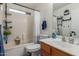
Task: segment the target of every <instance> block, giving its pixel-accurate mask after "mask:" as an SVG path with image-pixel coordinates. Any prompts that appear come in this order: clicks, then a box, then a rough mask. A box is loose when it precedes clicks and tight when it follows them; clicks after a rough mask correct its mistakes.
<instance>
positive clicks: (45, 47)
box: [41, 42, 50, 53]
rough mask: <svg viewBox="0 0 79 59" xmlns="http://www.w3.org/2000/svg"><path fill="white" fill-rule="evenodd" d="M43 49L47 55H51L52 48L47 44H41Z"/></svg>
mask: <svg viewBox="0 0 79 59" xmlns="http://www.w3.org/2000/svg"><path fill="white" fill-rule="evenodd" d="M41 49H42V50H44V51H46V52H47V53H50V46H49V45H47V44H45V43H42V42H41Z"/></svg>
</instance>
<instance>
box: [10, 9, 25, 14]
mask: <svg viewBox="0 0 79 59" xmlns="http://www.w3.org/2000/svg"><path fill="white" fill-rule="evenodd" d="M9 11H12V12H15V13H20V14H26V13H25V12H23V11H19V10H15V9H9Z"/></svg>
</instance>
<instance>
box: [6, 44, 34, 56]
mask: <svg viewBox="0 0 79 59" xmlns="http://www.w3.org/2000/svg"><path fill="white" fill-rule="evenodd" d="M28 44H34V43H27V44H20V45H13V46H8V47H5V56H23V55H25V54H26V50H25V46H27V45H28Z"/></svg>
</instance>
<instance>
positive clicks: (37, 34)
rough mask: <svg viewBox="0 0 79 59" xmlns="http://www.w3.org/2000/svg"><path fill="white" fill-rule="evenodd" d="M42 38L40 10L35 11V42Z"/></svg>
mask: <svg viewBox="0 0 79 59" xmlns="http://www.w3.org/2000/svg"><path fill="white" fill-rule="evenodd" d="M39 40H40V12H38V11H34V43H39Z"/></svg>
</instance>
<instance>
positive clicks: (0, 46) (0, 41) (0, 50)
mask: <svg viewBox="0 0 79 59" xmlns="http://www.w3.org/2000/svg"><path fill="white" fill-rule="evenodd" d="M4 55H5V54H4V46H3V38H2V33H1V25H0V56H4Z"/></svg>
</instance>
